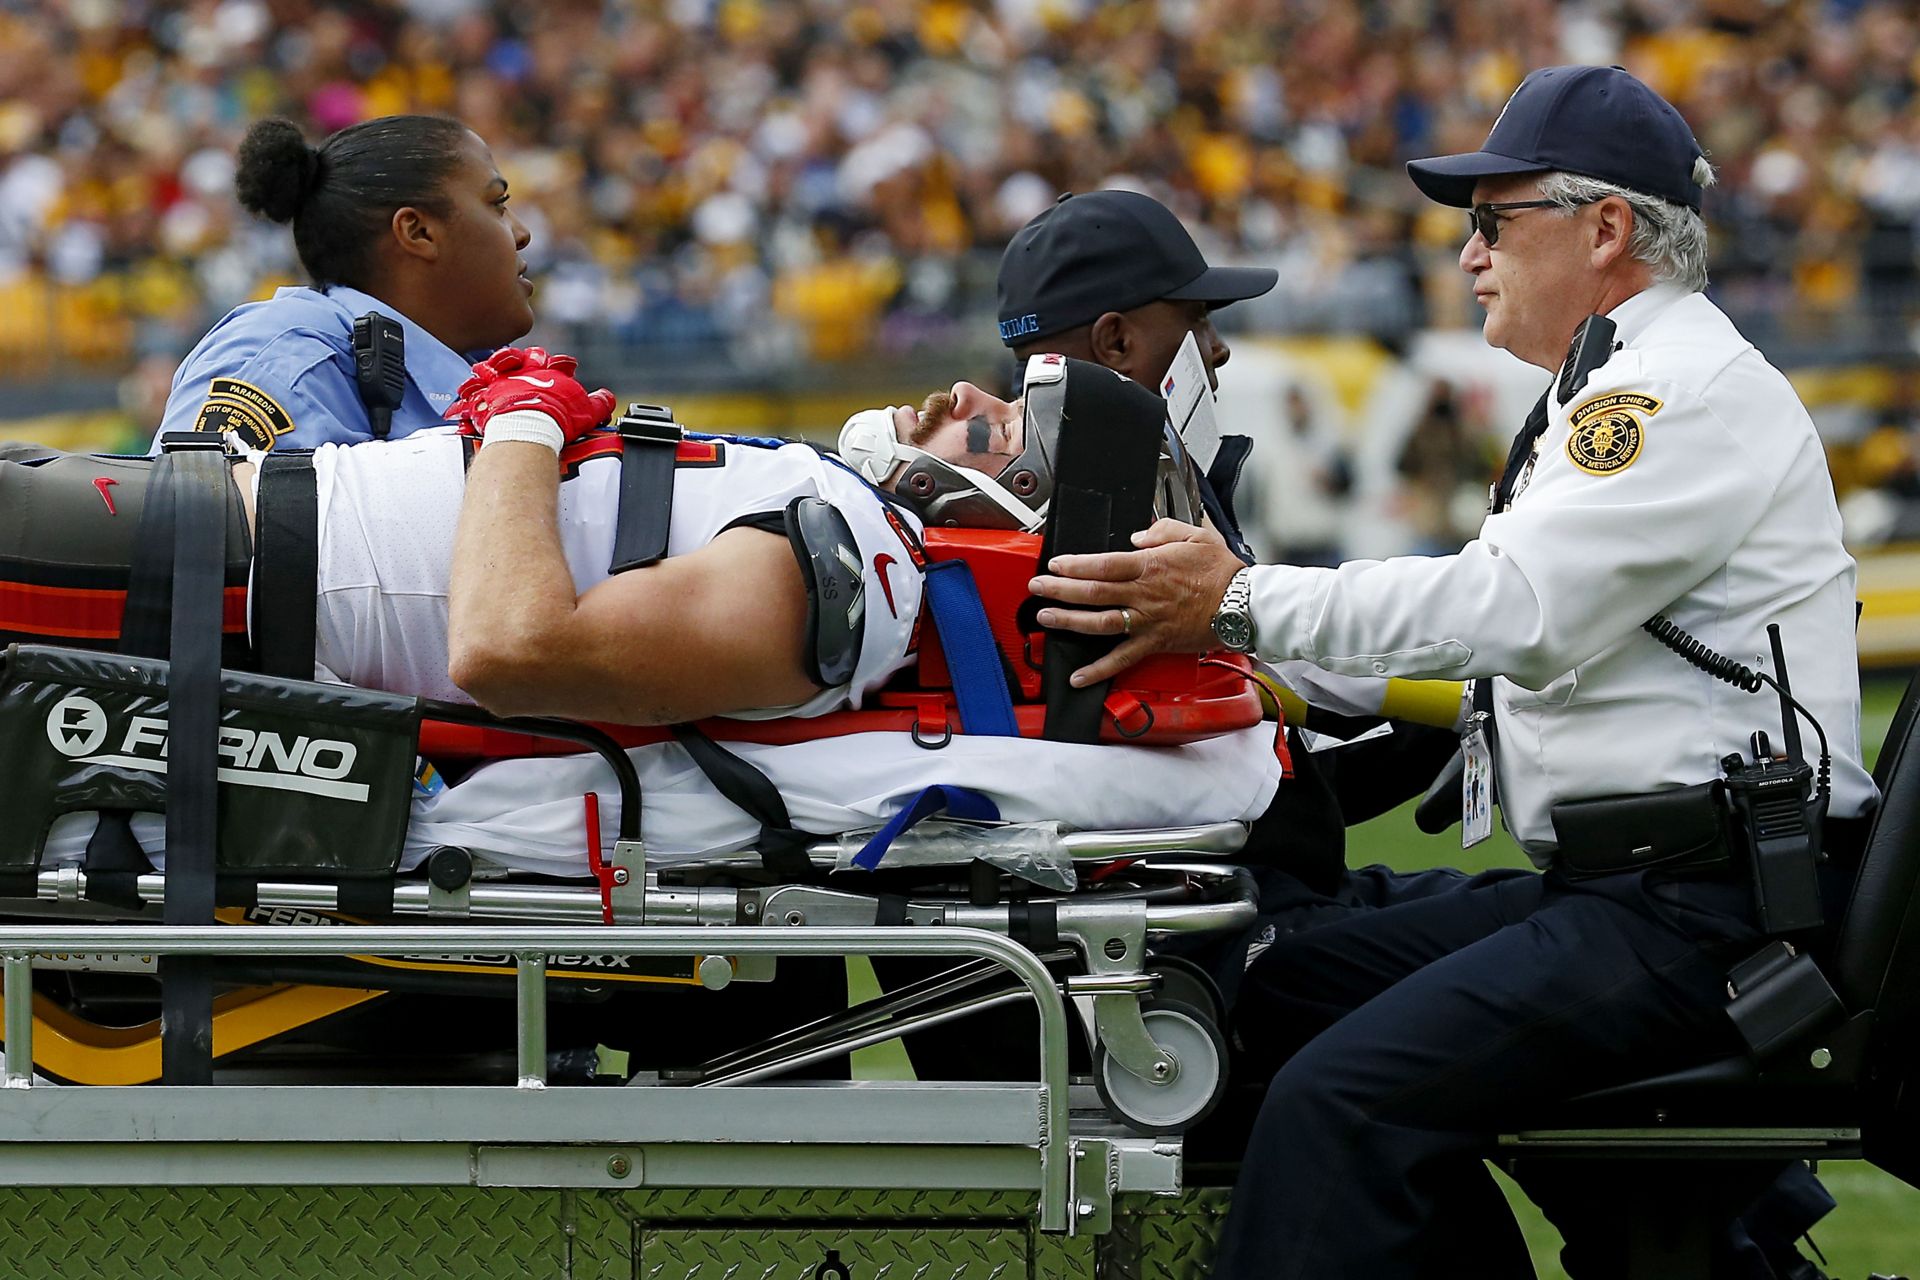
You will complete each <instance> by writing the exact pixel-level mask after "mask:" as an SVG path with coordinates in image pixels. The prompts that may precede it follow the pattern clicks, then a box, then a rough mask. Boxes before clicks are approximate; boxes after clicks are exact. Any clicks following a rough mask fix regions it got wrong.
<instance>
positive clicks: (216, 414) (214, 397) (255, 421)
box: [193, 378, 293, 453]
mask: <svg viewBox="0 0 1920 1280" xmlns="http://www.w3.org/2000/svg"><path fill="white" fill-rule="evenodd" d="M193 429H194V430H195V431H231V432H233V433H234V434H235V435H237V436H239V437H240V442H241V443H242V444H244V445H246V446H247V447H248V448H250V449H258V450H260V451H261V452H262V453H264V452H266V451H267V450H268V449H271V448H273V444H274V441H275V440H277V439H278V438H279V437H281V436H283V435H285V434H287V432H289V431H291V430H293V419H292V418H289V417H288V416H287V411H286V410H285V409H282V408H281V407H280V402H279V401H278V400H275V399H274V398H273V397H272V396H270V395H268V394H267V393H266V392H264V391H262V390H261V389H260V388H258V387H256V386H254V385H253V384H252V383H250V382H242V381H240V379H238V378H215V379H214V380H213V382H212V383H211V384H209V385H208V387H207V402H206V403H205V404H203V405H201V406H200V416H199V417H197V418H195V419H194V420H193Z"/></svg>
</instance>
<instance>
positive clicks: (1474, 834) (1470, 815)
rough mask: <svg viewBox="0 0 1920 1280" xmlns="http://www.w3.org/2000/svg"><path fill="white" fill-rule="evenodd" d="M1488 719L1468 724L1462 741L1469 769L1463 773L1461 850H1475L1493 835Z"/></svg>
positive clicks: (1473, 719)
mask: <svg viewBox="0 0 1920 1280" xmlns="http://www.w3.org/2000/svg"><path fill="white" fill-rule="evenodd" d="M1484 720H1485V716H1484V715H1475V716H1474V717H1472V719H1470V720H1469V721H1468V726H1469V727H1468V729H1467V732H1466V733H1465V734H1464V735H1463V736H1462V737H1461V739H1460V754H1461V755H1462V756H1463V757H1464V758H1465V763H1466V767H1465V768H1464V769H1462V770H1461V771H1460V847H1461V848H1462V849H1471V848H1473V846H1475V845H1477V844H1479V843H1480V842H1481V841H1482V840H1485V839H1486V838H1487V837H1488V836H1490V835H1492V834H1493V751H1492V749H1491V748H1490V747H1489V746H1488V745H1487V730H1486V726H1485V724H1484V723H1482V722H1483V721H1484Z"/></svg>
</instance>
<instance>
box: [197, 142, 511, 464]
mask: <svg viewBox="0 0 1920 1280" xmlns="http://www.w3.org/2000/svg"><path fill="white" fill-rule="evenodd" d="M234 189H235V192H236V194H237V195H238V196H239V199H240V204H241V205H242V206H243V207H244V208H246V209H247V210H248V211H250V212H252V213H256V214H259V215H261V216H262V217H265V218H268V219H270V220H271V221H274V222H282V223H291V224H292V228H293V243H294V248H295V249H296V251H297V252H298V254H299V256H300V264H301V266H302V267H303V268H305V270H306V273H307V276H308V279H309V283H307V284H305V285H300V286H297V287H292V288H284V289H281V290H279V291H277V292H276V293H275V294H274V296H273V297H272V298H269V299H267V300H266V301H263V302H250V303H247V304H245V305H243V306H240V307H236V308H235V309H234V310H233V311H231V312H229V313H228V314H227V315H226V317H225V318H224V319H222V320H221V321H220V322H219V323H218V324H216V325H215V326H214V327H213V329H212V331H211V332H209V333H208V334H207V335H206V337H204V338H202V339H201V340H200V342H199V344H198V345H197V346H195V347H194V349H193V350H192V351H191V352H189V353H188V355H187V357H186V359H185V360H184V361H182V362H181V365H180V368H179V371H178V372H177V373H175V375H174V379H173V389H172V392H171V393H170V394H169V395H168V397H167V408H166V415H165V417H164V419H163V420H162V423H161V428H160V429H161V431H163V432H165V431H231V432H234V433H235V434H236V436H237V437H238V439H239V440H240V441H242V442H243V444H245V445H246V446H247V447H250V448H255V449H259V450H263V451H264V450H269V449H272V448H275V447H276V446H277V447H279V448H302V449H304V448H312V447H314V446H317V445H322V444H348V443H351V442H353V441H356V440H366V439H370V438H372V437H373V436H374V435H375V434H376V432H375V430H374V427H373V425H372V423H371V421H370V417H369V413H368V410H367V408H366V406H365V404H364V402H363V401H362V399H361V395H360V391H359V388H358V386H357V384H356V382H355V378H354V363H353V345H352V344H353V326H354V321H355V320H356V319H357V318H359V317H361V316H364V315H366V314H367V313H368V312H379V313H380V314H382V315H384V316H386V317H388V318H389V319H391V320H393V321H396V322H398V324H399V326H400V331H401V333H402V334H403V336H404V351H405V361H406V370H405V372H406V380H405V386H404V388H403V389H402V392H401V396H400V400H399V405H398V407H397V408H395V409H394V410H393V411H392V420H391V425H390V426H389V428H388V431H387V434H389V435H390V436H392V437H394V438H398V437H400V436H404V435H407V434H409V433H411V432H413V431H416V430H418V429H419V428H421V427H426V426H433V425H435V424H438V423H439V422H441V421H442V415H443V414H444V413H445V411H446V408H447V406H448V405H449V404H451V403H452V402H453V399H454V394H455V390H456V388H458V387H459V386H460V384H461V383H462V382H464V381H466V379H467V378H468V377H470V376H471V374H472V369H471V365H472V362H473V361H474V360H476V359H479V358H482V357H484V356H485V355H487V354H488V353H489V352H491V351H492V350H493V349H494V348H496V347H500V346H504V345H506V344H508V343H510V342H513V341H514V340H515V339H517V338H519V337H521V336H522V335H523V334H525V333H526V332H527V331H528V330H529V329H531V328H532V327H533V307H532V304H531V301H530V300H531V298H532V295H533V284H532V282H531V281H530V280H528V278H527V274H526V271H527V267H526V260H525V259H524V258H523V257H522V256H521V255H522V253H523V251H524V250H525V249H526V247H527V242H528V240H529V238H530V237H529V236H528V234H527V229H526V227H524V226H523V225H521V222H520V220H519V219H518V218H516V217H515V216H514V215H513V212H512V211H511V210H510V209H509V208H508V204H507V182H506V179H505V178H503V177H501V176H500V172H499V170H498V169H497V168H496V167H495V165H494V162H493V156H492V154H491V153H490V152H489V151H488V150H487V145H486V143H485V142H483V141H481V140H480V138H479V137H478V136H476V135H475V134H474V133H473V131H472V130H470V129H468V128H467V127H466V126H465V125H462V124H461V123H459V122H458V121H456V120H449V119H445V118H442V117H437V116H419V115H403V116H382V117H380V118H378V119H373V120H366V121H362V122H361V123H359V124H356V125H350V126H348V127H347V128H345V129H341V130H340V131H339V132H337V133H334V134H333V135H331V136H330V137H328V138H327V139H326V140H325V141H324V142H322V143H321V144H320V145H319V146H317V147H313V146H309V145H307V142H306V140H305V139H304V138H303V137H302V136H301V134H300V131H299V129H298V128H297V127H295V126H294V125H293V124H292V122H290V121H287V120H281V119H268V120H260V121H257V122H255V123H254V125H253V126H252V127H251V128H250V129H248V130H247V134H246V137H245V138H244V139H243V140H242V141H241V143H240V151H239V155H238V167H237V169H236V172H235V174H234Z"/></svg>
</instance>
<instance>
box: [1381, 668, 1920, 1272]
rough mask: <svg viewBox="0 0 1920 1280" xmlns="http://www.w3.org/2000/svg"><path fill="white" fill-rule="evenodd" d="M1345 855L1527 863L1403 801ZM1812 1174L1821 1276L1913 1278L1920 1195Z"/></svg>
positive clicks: (1500, 837) (1543, 1249)
mask: <svg viewBox="0 0 1920 1280" xmlns="http://www.w3.org/2000/svg"><path fill="white" fill-rule="evenodd" d="M1902 687H1903V686H1902V685H1901V684H1900V683H1898V682H1895V681H1874V682H1870V683H1869V684H1868V685H1867V687H1866V690H1865V699H1864V704H1863V706H1862V714H1861V733H1860V737H1861V741H1863V742H1865V743H1867V744H1869V745H1868V747H1867V751H1868V756H1869V762H1871V757H1872V755H1873V754H1874V753H1875V752H1876V751H1877V749H1878V746H1879V743H1880V740H1881V739H1882V738H1884V737H1885V736H1886V732H1887V725H1888V724H1889V723H1891V721H1892V720H1893V711H1894V707H1895V706H1896V705H1897V704H1898V702H1899V700H1900V692H1901V689H1902ZM1809 745H1811V744H1809ZM1347 858H1348V861H1349V862H1351V863H1352V864H1354V865H1355V866H1360V865H1364V864H1366V863H1369V862H1384V863H1386V864H1388V865H1389V866H1393V867H1398V868H1401V869H1407V870H1411V869H1414V868H1418V867H1431V866H1453V867H1463V868H1466V869H1469V870H1473V871H1479V870H1483V869H1485V868H1487V867H1499V866H1525V865H1526V861H1527V860H1526V855H1525V854H1523V853H1521V852H1520V849H1519V846H1517V845H1515V844H1514V843H1513V841H1512V840H1510V839H1509V838H1508V837H1507V835H1506V833H1505V832H1497V833H1496V834H1495V836H1494V838H1493V839H1491V840H1488V841H1486V842H1484V843H1482V844H1480V845H1478V846H1476V847H1475V848H1473V849H1468V850H1462V849H1461V848H1460V845H1459V839H1458V830H1457V829H1456V830H1455V831H1453V832H1449V833H1448V834H1447V835H1444V836H1426V835H1422V834H1421V833H1420V832H1419V831H1418V830H1416V829H1415V827H1414V825H1413V806H1412V804H1410V803H1409V804H1407V805H1404V806H1402V807H1401V808H1399V809H1397V810H1395V811H1394V812H1392V813H1389V814H1386V815H1384V816H1383V817H1380V818H1377V819H1375V820H1374V821H1372V822H1369V823H1367V824H1365V825H1364V826H1359V827H1355V828H1354V829H1353V830H1352V831H1350V832H1348V833H1347ZM1820 1177H1821V1180H1822V1181H1824V1182H1825V1183H1826V1184H1827V1187H1828V1189H1829V1190H1831V1191H1832V1192H1833V1194H1834V1196H1835V1198H1836V1199H1838V1200H1839V1202H1840V1207H1839V1208H1838V1209H1837V1210H1835V1211H1834V1213H1833V1215H1832V1216H1831V1217H1829V1218H1828V1219H1827V1220H1826V1221H1825V1222H1824V1223H1822V1224H1821V1225H1820V1226H1819V1227H1818V1228H1816V1229H1815V1231H1814V1233H1813V1238H1814V1241H1815V1242H1816V1243H1817V1244H1818V1245H1819V1247H1820V1249H1821V1250H1822V1251H1823V1252H1825V1254H1826V1256H1827V1259H1828V1266H1827V1268H1826V1270H1827V1272H1828V1273H1829V1274H1830V1275H1832V1276H1834V1277H1835V1278H1836V1280H1841V1278H1842V1277H1844V1278H1845V1280H1867V1276H1868V1275H1869V1274H1870V1273H1872V1272H1875V1271H1878V1272H1880V1273H1881V1274H1883V1275H1895V1274H1902V1275H1911V1276H1914V1277H1916V1280H1920V1191H1916V1190H1915V1189H1914V1188H1912V1187H1909V1186H1908V1185H1907V1184H1905V1183H1904V1182H1901V1181H1900V1180H1899V1179H1897V1178H1893V1177H1891V1176H1889V1175H1887V1174H1884V1173H1881V1172H1880V1171H1879V1170H1878V1169H1875V1168H1873V1167H1872V1166H1871V1165H1868V1164H1864V1163H1861V1162H1858V1161H1848V1162H1845V1163H1841V1164H1826V1165H1823V1166H1821V1169H1820ZM1502 1182H1503V1184H1504V1185H1505V1186H1506V1188H1507V1195H1508V1198H1509V1199H1510V1200H1512V1201H1513V1202H1514V1212H1515V1213H1516V1214H1517V1215H1518V1216H1519V1218H1520V1223H1521V1226H1522V1227H1523V1228H1524V1229H1525V1231H1526V1233H1527V1240H1528V1243H1529V1244H1530V1245H1531V1246H1532V1249H1533V1259H1534V1265H1535V1267H1537V1268H1538V1270H1539V1272H1540V1280H1567V1274H1566V1272H1565V1271H1564V1270H1562V1269H1561V1267H1560V1263H1559V1258H1558V1254H1559V1249H1560V1237H1559V1235H1558V1234H1557V1233H1556V1232H1555V1231H1554V1229H1553V1228H1552V1227H1551V1226H1549V1225H1548V1224H1547V1221H1546V1220H1545V1219H1544V1218H1542V1217H1541V1216H1540V1213H1539V1211H1538V1210H1536V1209H1535V1208H1534V1207H1533V1206H1532V1205H1531V1204H1529V1203H1528V1202H1527V1200H1526V1197H1524V1196H1522V1195H1521V1194H1520V1193H1519V1191H1518V1190H1516V1189H1515V1188H1514V1186H1513V1184H1512V1183H1511V1182H1506V1181H1505V1179H1504V1178H1503V1179H1502Z"/></svg>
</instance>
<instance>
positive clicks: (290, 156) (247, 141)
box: [233, 116, 320, 222]
mask: <svg viewBox="0 0 1920 1280" xmlns="http://www.w3.org/2000/svg"><path fill="white" fill-rule="evenodd" d="M319 178H320V152H319V151H318V150H316V149H315V148H313V147H310V146H308V145H307V140H306V138H304V137H303V136H301V133H300V127H299V126H298V125H296V124H294V123H293V121H291V120H286V119H282V118H280V117H277V116H276V117H273V118H270V119H266V120H256V121H254V123H253V124H252V126H251V127H249V128H248V129H247V136H246V137H244V138H242V139H241V140H240V153H239V160H238V164H237V166H236V167H235V169H234V174H233V189H234V193H235V194H236V195H238V196H239V197H240V206H241V207H242V208H244V209H246V210H248V211H249V212H252V213H257V214H260V215H261V216H262V217H266V218H270V219H272V220H273V221H275V222H291V221H293V215H294V214H296V213H298V212H300V207H301V206H302V205H304V204H305V203H306V202H307V197H308V195H310V194H311V193H312V191H313V188H314V185H315V184H316V183H317V182H318V181H319Z"/></svg>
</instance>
